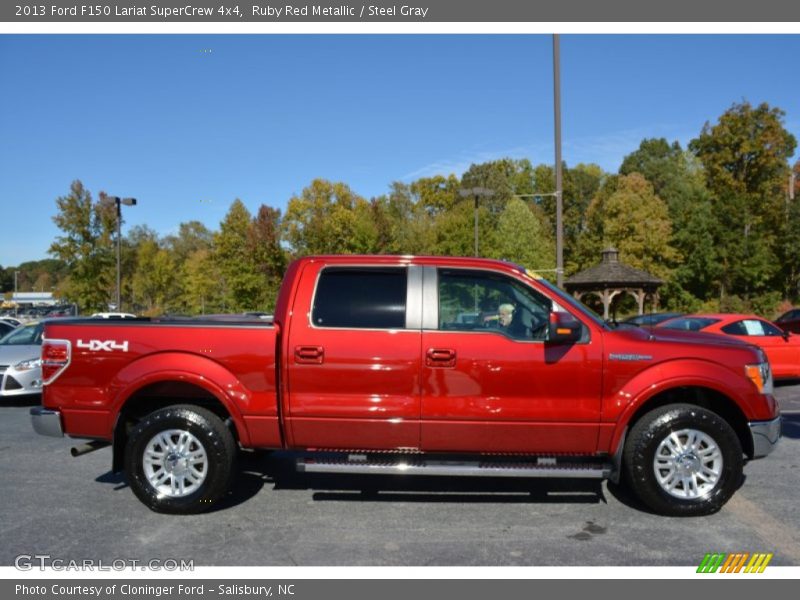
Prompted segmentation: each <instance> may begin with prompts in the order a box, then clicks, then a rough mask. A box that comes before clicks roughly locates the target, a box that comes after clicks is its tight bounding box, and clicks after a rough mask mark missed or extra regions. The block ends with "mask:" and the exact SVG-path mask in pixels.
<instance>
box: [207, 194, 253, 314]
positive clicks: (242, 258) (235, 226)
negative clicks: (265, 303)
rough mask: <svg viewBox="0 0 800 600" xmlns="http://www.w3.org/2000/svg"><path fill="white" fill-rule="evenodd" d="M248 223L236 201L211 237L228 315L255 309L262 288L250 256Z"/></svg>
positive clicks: (246, 216) (241, 206)
mask: <svg viewBox="0 0 800 600" xmlns="http://www.w3.org/2000/svg"><path fill="white" fill-rule="evenodd" d="M251 221H252V217H251V215H250V212H249V211H248V210H247V207H245V205H244V203H243V202H242V201H241V200H239V199H238V198H237V199H236V200H234V202H233V203H232V204H231V207H230V209H229V210H228V214H226V215H225V218H224V219H223V221H222V223H220V229H219V232H217V233H216V234H215V235H214V262H215V263H216V265H217V268H218V269H219V272H220V274H221V276H222V282H221V283H222V287H223V289H224V291H225V296H224V306H225V309H226V310H227V311H232V312H241V311H244V310H253V309H254V308H256V307H257V304H258V301H259V294H260V292H261V291H262V287H263V285H264V284H263V281H262V278H261V277H260V276H259V273H258V271H257V269H256V266H255V262H254V257H253V256H252V252H251V251H252V246H251V245H250V235H251V234H250V228H251Z"/></svg>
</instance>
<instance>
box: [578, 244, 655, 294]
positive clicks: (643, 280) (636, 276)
mask: <svg viewBox="0 0 800 600" xmlns="http://www.w3.org/2000/svg"><path fill="white" fill-rule="evenodd" d="M663 283H664V282H663V281H661V280H660V279H659V278H658V277H655V276H654V275H651V274H650V273H648V272H647V271H642V270H641V269H634V268H633V267H629V266H628V265H626V264H623V263H621V262H619V251H618V250H617V249H616V248H606V249H605V250H603V261H602V262H601V263H600V264H599V265H595V266H593V267H589V268H588V269H586V270H584V271H581V272H580V273H576V274H575V275H573V276H572V277H570V278H569V279H567V280H566V281H565V282H564V287H565V288H566V289H567V291H568V292H577V291H589V290H599V289H603V288H612V287H619V288H634V287H636V288H644V289H646V290H647V291H655V290H656V289H658V287H659V286H661V284H663Z"/></svg>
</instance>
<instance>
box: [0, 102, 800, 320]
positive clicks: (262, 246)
mask: <svg viewBox="0 0 800 600" xmlns="http://www.w3.org/2000/svg"><path fill="white" fill-rule="evenodd" d="M783 119H784V113H783V111H781V110H780V109H777V108H773V107H770V106H768V105H767V104H760V105H758V106H752V105H750V104H749V103H747V102H742V103H740V104H734V105H733V106H732V107H731V108H730V109H729V110H727V111H725V113H724V114H722V115H721V116H720V117H719V119H718V120H717V122H716V123H715V124H713V125H711V124H709V123H706V125H705V126H704V127H703V129H702V131H701V132H700V133H699V135H698V137H697V138H696V139H694V140H692V141H691V142H690V143H689V146H688V149H684V148H682V147H681V145H680V144H679V143H678V142H669V141H667V140H666V139H663V138H648V139H644V140H642V142H641V144H640V145H639V147H638V148H635V149H633V150H632V152H631V153H630V154H628V155H627V156H626V157H625V159H624V160H623V162H622V165H621V166H620V169H619V173H606V172H604V171H603V170H602V169H601V168H600V167H599V166H597V165H592V164H588V165H587V164H578V165H577V166H574V167H569V166H568V165H567V164H566V163H565V164H563V165H562V172H563V209H564V213H563V217H564V219H563V225H564V258H565V268H566V274H567V275H568V276H569V275H571V274H573V273H575V272H577V271H579V270H582V269H585V268H588V267H591V266H593V265H595V264H597V262H598V261H599V260H600V255H601V251H602V249H603V248H604V247H606V246H610V245H613V246H616V247H617V248H618V249H619V250H620V259H621V260H622V261H623V262H625V263H627V264H629V265H631V266H633V267H637V268H640V269H643V270H646V271H649V272H650V273H652V274H654V275H656V276H658V277H660V278H662V279H663V280H664V281H665V285H664V286H663V288H662V290H661V291H662V298H663V300H664V301H665V304H666V306H668V307H671V308H676V309H680V310H687V311H690V310H695V309H700V308H702V309H706V310H717V309H720V308H722V309H735V310H743V311H744V310H759V311H763V312H764V313H769V312H770V311H771V310H772V309H771V307H775V306H777V303H778V302H779V300H780V299H781V298H783V299H784V301H785V302H788V301H796V300H797V299H798V296H800V197H797V198H795V200H790V193H789V192H790V190H789V187H788V185H789V174H790V172H791V168H790V165H789V163H788V160H789V158H790V157H791V156H792V154H793V152H794V150H795V148H796V140H795V138H794V136H792V135H791V134H790V133H789V132H788V131H787V130H786V128H785V126H784V122H783ZM793 169H794V171H795V172H796V173H797V174H798V179H800V163H797V164H795V165H794V166H793ZM795 186H796V195H797V196H800V182H797V183H795ZM473 188H484V189H488V190H490V195H486V194H481V195H479V197H478V199H477V217H478V238H479V248H478V253H479V254H480V255H481V256H487V257H496V258H503V259H507V260H510V261H512V262H515V263H518V264H522V265H524V266H525V267H528V268H532V269H537V270H543V271H544V272H545V275H547V273H548V272H551V271H550V269H554V268H555V248H554V246H555V244H554V240H555V224H556V215H555V212H556V202H555V196H554V194H553V192H554V190H555V174H554V169H553V167H552V166H551V165H545V164H538V165H534V164H532V163H531V162H530V160H528V159H526V158H501V159H498V160H492V161H488V162H484V163H480V164H473V165H471V166H470V167H469V169H467V171H466V172H465V173H463V175H462V176H460V177H459V176H457V175H454V174H439V175H434V176H430V177H423V178H420V179H417V180H415V181H406V182H393V183H391V184H390V185H389V187H388V190H387V192H386V193H385V194H383V195H380V196H378V197H375V198H371V199H370V200H367V199H366V198H364V197H362V196H360V195H359V194H358V193H356V192H355V191H354V190H353V189H351V188H350V187H349V186H348V185H347V184H346V183H343V182H333V181H327V180H325V179H313V180H311V182H310V183H309V185H308V186H307V187H305V188H304V189H303V190H302V192H300V193H299V194H296V195H294V196H293V197H292V198H289V199H288V203H287V206H286V211H285V214H284V215H281V212H280V211H279V210H278V209H276V208H273V207H270V206H267V205H261V206H260V207H259V208H258V209H257V210H256V212H255V216H253V214H252V213H251V212H250V211H249V210H248V208H247V207H246V206H245V204H244V203H243V202H242V201H241V200H238V199H237V200H234V201H233V202H232V204H231V206H230V208H229V210H228V212H227V214H226V215H225V217H224V219H223V220H222V222H221V223H220V224H219V227H218V228H217V229H216V230H212V229H210V228H209V227H207V226H206V225H204V224H203V223H201V222H199V221H188V222H185V223H180V224H179V225H178V227H177V229H176V230H175V231H174V233H172V234H170V235H167V236H160V235H159V234H158V233H157V232H155V231H153V230H152V229H150V228H148V227H146V226H136V227H133V228H131V229H130V230H129V231H128V233H127V235H126V236H125V237H124V239H123V240H122V244H121V247H122V253H121V254H122V295H123V304H124V305H126V307H127V306H130V307H131V308H132V309H133V310H136V311H138V312H146V313H148V314H159V313H162V312H178V313H186V314H197V313H209V312H240V311H244V310H263V311H269V310H272V309H273V307H274V303H275V299H276V294H277V290H278V287H279V284H280V280H281V277H282V275H283V272H284V271H285V268H286V265H287V264H288V262H289V260H291V259H292V258H296V257H299V256H304V255H309V254H341V253H351V254H352V253H359V254H360V253H389V254H418V255H422V254H433V255H436V254H439V255H466V256H471V255H472V254H473V253H474V252H475V246H474V225H475V216H476V200H475V198H474V196H473V195H472V194H471V193H470V192H467V190H472V189H473ZM56 206H57V209H58V210H57V214H56V216H55V217H54V221H55V222H56V224H57V225H58V227H59V229H60V230H61V235H59V237H58V238H57V239H56V240H55V241H54V242H53V244H52V246H51V249H50V252H51V253H52V255H53V256H54V257H55V259H53V260H51V261H50V262H49V263H48V264H44V262H45V261H41V262H42V264H39V263H26V264H24V265H20V266H19V267H7V268H6V269H5V270H3V269H0V286H2V287H3V288H6V289H7V288H9V286H11V285H12V283H11V282H12V281H13V279H12V277H11V276H12V275H13V271H15V270H16V271H18V272H19V273H18V280H19V284H20V285H19V288H20V290H24V289H25V290H26V289H42V290H45V289H53V288H55V289H57V290H58V291H59V292H60V293H61V294H62V295H63V296H65V297H66V298H68V299H69V300H72V301H77V302H78V303H79V304H80V306H81V308H82V309H83V310H97V309H101V308H105V307H106V306H107V303H108V301H109V300H110V299H111V298H112V297H113V290H114V279H115V260H114V225H115V215H114V208H113V206H112V207H105V206H101V205H100V204H99V203H95V202H93V201H92V198H91V195H90V194H89V192H88V190H85V189H84V188H83V186H82V184H81V183H80V182H79V181H76V182H74V183H73V184H72V186H71V187H70V191H69V194H68V195H66V196H64V197H61V198H58V199H57V200H56ZM23 267H24V268H23ZM767 316H774V314H768V315H767Z"/></svg>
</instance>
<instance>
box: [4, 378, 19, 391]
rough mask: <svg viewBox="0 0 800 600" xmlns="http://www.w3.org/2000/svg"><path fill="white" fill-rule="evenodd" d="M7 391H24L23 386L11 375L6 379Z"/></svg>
mask: <svg viewBox="0 0 800 600" xmlns="http://www.w3.org/2000/svg"><path fill="white" fill-rule="evenodd" d="M5 389H7V390H21V389H22V384H21V383H20V382H19V381H17V380H16V379H14V378H13V377H11V375H9V376H8V377H6V385H5Z"/></svg>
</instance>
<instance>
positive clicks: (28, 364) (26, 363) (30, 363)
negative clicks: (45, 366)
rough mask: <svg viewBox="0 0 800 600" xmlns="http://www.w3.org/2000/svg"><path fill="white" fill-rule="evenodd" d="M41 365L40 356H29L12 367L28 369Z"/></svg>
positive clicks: (21, 369)
mask: <svg viewBox="0 0 800 600" xmlns="http://www.w3.org/2000/svg"><path fill="white" fill-rule="evenodd" d="M41 366H42V359H40V358H29V359H28V360H23V361H22V362H18V363H17V364H15V365H14V369H16V370H17V371H30V370H31V369H38V368H39V367H41Z"/></svg>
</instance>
